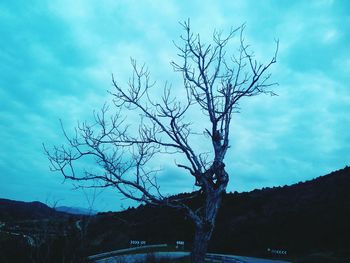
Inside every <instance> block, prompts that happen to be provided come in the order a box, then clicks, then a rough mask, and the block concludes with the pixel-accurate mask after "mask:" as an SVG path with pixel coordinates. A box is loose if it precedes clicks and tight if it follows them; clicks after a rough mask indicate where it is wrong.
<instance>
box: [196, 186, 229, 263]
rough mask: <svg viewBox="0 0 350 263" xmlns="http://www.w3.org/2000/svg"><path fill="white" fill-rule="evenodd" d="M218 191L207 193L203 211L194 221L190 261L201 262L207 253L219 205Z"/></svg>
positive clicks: (219, 194) (219, 195)
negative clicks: (200, 216)
mask: <svg viewBox="0 0 350 263" xmlns="http://www.w3.org/2000/svg"><path fill="white" fill-rule="evenodd" d="M221 195H222V193H220V192H211V193H208V194H207V197H206V200H205V211H204V214H203V218H202V219H201V220H200V222H195V225H196V228H195V237H194V241H193V247H192V252H191V263H203V262H204V258H205V254H206V253H207V249H208V244H209V241H210V238H211V236H212V233H213V230H214V227H215V219H216V215H217V213H218V210H219V207H220V205H221Z"/></svg>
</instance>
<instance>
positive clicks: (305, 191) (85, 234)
mask: <svg viewBox="0 0 350 263" xmlns="http://www.w3.org/2000/svg"><path fill="white" fill-rule="evenodd" d="M190 195H192V193H191V194H190V193H183V194H179V195H177V196H176V197H179V196H182V197H189V196H190ZM202 198H203V196H200V195H199V196H198V197H196V198H191V199H189V200H188V202H187V204H188V205H189V206H191V207H198V205H199V203H200V201H201V199H202ZM47 218H48V219H47ZM28 219H42V220H39V221H38V220H34V221H32V222H31V221H30V222H28V221H25V220H28ZM20 220H24V221H23V223H21V222H19V221H20ZM0 221H8V222H9V221H17V222H16V224H15V225H13V224H12V225H11V223H8V224H6V227H5V230H6V229H8V230H9V231H12V232H13V231H17V232H18V233H27V234H28V233H36V234H35V236H38V235H39V234H40V235H41V236H44V237H45V236H46V238H47V234H45V233H50V234H49V237H50V239H53V238H54V240H60V241H59V242H61V243H62V244H65V245H62V248H61V250H57V251H65V250H64V248H65V247H66V248H67V247H69V248H71V249H72V251H76V248H75V247H74V246H73V245H72V244H73V243H74V242H75V243H74V244H79V251H80V252H79V253H80V255H91V254H94V253H97V252H105V251H109V250H115V249H118V248H125V247H129V245H130V240H144V241H146V242H147V243H148V244H152V243H153V244H156V243H168V244H171V243H173V244H174V243H175V241H177V240H183V241H185V247H186V248H187V249H190V247H191V242H192V239H193V233H194V229H193V224H192V222H191V220H189V219H188V218H186V216H185V214H184V213H183V212H182V211H179V210H174V209H170V208H167V207H151V206H145V205H140V206H139V207H138V208H129V209H127V210H125V211H122V212H108V213H99V214H97V215H95V216H91V217H87V216H74V215H67V214H65V213H60V212H57V211H55V210H54V209H52V208H50V207H48V206H46V205H45V204H42V203H40V202H31V203H26V202H19V201H12V200H6V199H0ZM349 222H350V168H349V167H345V168H344V169H341V170H338V171H335V172H332V173H330V174H328V175H325V176H321V177H318V178H316V179H313V180H310V181H306V182H300V183H298V184H294V185H291V186H284V187H273V188H264V189H261V190H254V191H252V192H244V193H237V192H235V193H228V194H225V195H224V196H223V203H222V207H221V210H220V212H219V214H218V218H217V224H216V228H215V231H214V234H213V237H212V240H211V243H210V246H209V250H210V251H212V252H220V253H234V254H242V255H257V256H271V254H270V255H269V253H268V249H272V250H285V251H287V253H288V255H287V258H289V259H292V261H293V262H350V237H349V236H350V224H349ZM60 229H61V230H60ZM68 236H69V238H68ZM44 240H45V239H44ZM73 241H74V242H73ZM3 242H7V241H6V239H5V241H3ZM55 242H56V241H55ZM57 242H58V241H57ZM69 242H73V243H72V244H71V243H69ZM61 243H59V244H61ZM50 244H51V243H50ZM13 251H15V249H14V250H13ZM28 251H32V248H31V249H29V250H28ZM43 251H46V250H45V249H43ZM50 251H56V250H54V249H53V248H52V249H51V250H50ZM28 253H29V252H28ZM31 253H32V252H31ZM60 253H61V254H62V253H63V252H60ZM64 253H66V252H64ZM69 253H70V255H71V256H75V255H76V254H75V252H74V253H73V252H69ZM0 254H1V253H0ZM28 255H29V254H28ZM52 257H53V258H56V259H57V260H58V258H59V257H57V256H54V255H53V256H52ZM300 257H303V258H304V259H303V260H299V259H300Z"/></svg>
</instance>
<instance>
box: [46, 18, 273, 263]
mask: <svg viewBox="0 0 350 263" xmlns="http://www.w3.org/2000/svg"><path fill="white" fill-rule="evenodd" d="M181 25H182V27H183V30H184V34H183V35H181V37H180V39H181V44H175V46H176V48H177V50H178V56H179V61H178V62H174V61H173V62H171V64H172V66H173V68H174V70H175V71H177V72H179V73H180V74H181V75H182V78H183V94H185V96H184V97H185V98H184V99H181V98H179V96H174V95H173V93H172V92H173V90H172V89H171V87H169V86H168V85H165V87H164V88H162V92H163V95H162V96H161V97H159V98H158V99H157V96H152V88H156V85H155V83H154V82H152V81H151V80H150V74H149V72H148V70H147V68H146V67H145V66H144V65H143V66H138V65H137V63H136V61H135V60H132V61H131V64H132V68H133V72H132V77H131V78H130V80H129V82H128V85H127V87H124V86H121V85H119V84H118V83H117V81H116V80H115V78H114V77H113V76H112V81H113V86H114V87H113V90H112V91H110V94H111V95H112V96H113V104H114V105H115V106H116V110H115V111H114V112H113V114H110V111H108V106H104V107H103V108H102V109H101V111H100V112H98V113H95V114H94V122H93V123H92V124H88V123H86V122H84V123H82V124H79V125H78V127H77V128H76V134H75V136H73V137H72V138H71V137H69V136H68V135H67V133H66V132H65V131H64V135H65V137H66V140H67V142H68V146H61V147H54V148H53V149H52V150H47V149H45V150H46V153H47V155H48V158H49V160H50V162H51V165H52V167H51V169H52V170H53V171H59V172H61V173H62V174H63V175H64V177H65V178H66V179H71V180H73V181H76V182H77V181H78V182H79V183H80V185H83V186H87V187H114V188H116V189H117V190H118V191H119V192H120V193H122V194H123V195H124V196H125V197H127V198H130V199H132V200H136V201H139V202H144V203H147V204H152V205H167V206H171V207H174V208H179V209H184V210H185V211H186V213H187V215H188V216H189V218H191V219H192V220H193V222H194V224H195V238H194V242H193V250H192V254H191V261H192V262H194V263H197V262H204V257H205V253H206V251H207V246H208V242H209V240H210V238H211V235H212V232H213V229H214V226H215V218H216V215H217V212H218V209H219V207H220V204H221V198H222V195H223V194H224V193H225V191H226V187H227V184H228V181H229V175H228V173H227V171H226V169H225V162H224V159H225V155H226V153H227V150H228V149H229V147H230V143H229V138H230V136H229V134H230V125H231V120H232V114H233V113H235V112H238V111H239V102H240V101H241V99H242V98H244V97H251V96H256V95H259V94H269V95H275V93H273V91H271V89H270V88H271V87H272V86H273V85H275V84H276V83H272V82H270V81H269V78H270V74H269V73H268V72H267V71H268V69H269V68H270V66H271V65H272V64H274V63H275V62H276V55H277V50H278V42H276V50H275V53H274V54H273V55H272V58H271V60H269V61H268V62H267V63H265V64H262V63H259V62H258V61H256V60H255V58H254V55H253V53H252V52H250V50H249V46H248V45H246V44H245V41H244V38H243V31H244V25H243V26H241V27H239V28H236V29H231V30H230V32H229V33H228V34H227V35H226V36H223V34H221V33H220V32H214V33H213V38H212V42H211V43H210V44H205V43H203V42H202V40H201V39H200V36H199V35H198V34H193V33H192V31H191V29H190V23H189V21H185V22H184V23H181ZM236 35H237V36H238V39H239V44H238V48H237V50H236V52H234V54H228V53H227V51H226V49H227V47H228V46H227V44H228V43H229V41H230V40H231V39H232V38H233V37H234V36H236ZM128 111H132V112H137V113H138V116H140V120H139V123H138V124H137V128H135V123H130V122H128V119H127V117H126V116H127V115H126V114H127V113H128ZM192 112H199V113H200V114H201V115H202V116H201V117H200V118H197V117H196V118H195V119H193V117H192V119H191V114H190V113H192ZM196 121H199V122H200V125H205V126H206V127H205V128H203V130H202V131H201V132H198V131H196V127H198V126H196ZM197 124H198V123H197ZM196 137H202V139H201V140H202V141H207V142H208V144H209V146H210V148H211V151H210V152H209V153H208V152H203V151H201V149H200V147H198V145H195V144H194V143H193V141H194V140H195V139H194V138H196ZM159 155H171V156H173V157H174V159H175V156H176V157H177V158H179V157H178V156H182V159H181V162H178V161H175V165H176V166H177V167H178V168H180V169H184V170H186V171H187V172H188V174H189V175H190V176H192V177H193V178H194V182H195V186H196V187H197V188H198V191H196V192H195V193H200V194H202V195H203V196H204V197H205V198H204V202H203V204H202V206H201V207H199V208H198V209H194V208H192V207H189V206H187V205H186V204H185V202H184V200H183V199H181V198H178V199H176V198H169V197H168V196H165V195H163V194H162V193H161V191H160V186H159V184H158V182H157V172H158V170H157V169H156V168H155V166H154V159H156V158H158V156H159ZM90 157H92V158H93V160H94V161H95V162H96V164H97V166H96V167H93V168H91V169H86V170H84V171H83V170H82V168H79V167H80V166H79V165H77V162H78V161H79V160H81V159H85V158H88V159H89V158H90ZM169 180H170V178H169ZM87 184H88V185H87Z"/></svg>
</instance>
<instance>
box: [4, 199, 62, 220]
mask: <svg viewBox="0 0 350 263" xmlns="http://www.w3.org/2000/svg"><path fill="white" fill-rule="evenodd" d="M59 215H62V213H59V212H57V211H55V210H54V209H52V208H50V207H48V206H47V205H45V204H43V203H41V202H22V201H13V200H9V199H2V198H0V220H2V221H11V220H26V219H43V218H48V217H52V216H59Z"/></svg>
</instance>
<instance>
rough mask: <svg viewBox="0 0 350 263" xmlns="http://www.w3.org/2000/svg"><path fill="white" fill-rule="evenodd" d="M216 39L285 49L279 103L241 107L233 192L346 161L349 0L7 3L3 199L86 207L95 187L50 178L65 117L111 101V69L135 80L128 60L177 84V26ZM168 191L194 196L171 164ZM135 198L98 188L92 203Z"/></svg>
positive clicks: (69, 122)
mask: <svg viewBox="0 0 350 263" xmlns="http://www.w3.org/2000/svg"><path fill="white" fill-rule="evenodd" d="M187 18H190V19H191V24H192V28H193V30H194V31H196V32H199V33H200V34H201V35H202V39H207V40H209V37H210V35H211V33H212V31H213V30H214V29H215V28H216V29H219V30H223V31H224V32H225V30H228V29H229V28H230V27H231V26H234V27H235V26H239V25H241V24H243V23H245V24H246V30H245V38H246V40H247V41H248V42H249V43H250V44H251V46H252V49H253V50H254V51H255V53H256V55H257V57H259V58H261V59H262V60H264V59H267V58H269V57H270V55H271V54H272V53H273V50H274V40H275V39H279V41H280V50H279V54H278V61H277V64H275V65H274V68H273V69H272V70H271V72H272V74H273V75H272V80H273V81H277V82H278V83H279V86H278V87H276V90H275V91H276V92H277V93H278V95H279V96H277V97H266V96H260V97H255V98H252V99H247V100H246V101H244V102H243V103H242V104H241V108H242V110H241V113H240V114H238V115H235V116H234V121H233V124H232V137H231V146H232V147H231V149H230V151H229V152H228V154H227V158H226V161H227V164H228V169H229V173H230V175H231V177H230V184H229V187H228V191H239V192H240V191H248V190H252V189H254V188H261V187H268V186H269V187H271V186H278V185H286V184H292V183H296V182H298V181H304V180H309V179H312V178H314V177H317V176H319V175H323V174H326V173H328V172H331V171H333V170H336V169H340V168H343V167H344V166H345V165H349V164H350V132H349V130H350V114H349V112H350V87H349V83H350V49H349V47H350V2H349V1H346V0H343V1H341V0H339V1H335V0H334V1H332V0H315V1H287V0H286V1H277V0H276V1H253V0H252V1H240V0H238V1H203V0H201V1H175V0H174V1H164V0H159V1H157V0H154V1H131V0H128V1H127V0H125V1H121V0H101V1H93V0H75V1H69V0H50V1H42V0H37V1H36V0H33V1H24V0H23V1H20V0H11V1H10V0H4V1H1V3H0V35H1V41H0V138H1V140H0V197H2V198H10V199H17V200H25V201H32V200H40V201H43V202H47V203H48V204H53V203H55V202H58V204H59V205H71V206H85V207H86V206H87V205H88V202H87V199H89V198H86V196H90V197H91V196H92V195H93V193H92V192H86V193H84V192H82V191H81V190H78V191H72V188H73V185H72V184H71V183H70V182H63V179H62V176H60V175H59V174H54V173H51V172H50V171H49V168H48V167H49V163H48V161H47V159H46V157H45V155H44V153H43V149H42V143H45V144H48V145H55V144H56V145H57V144H61V143H62V142H63V137H62V133H61V130H60V126H59V119H62V121H63V123H64V124H65V126H66V127H68V128H72V127H74V126H75V125H76V123H77V121H78V120H85V119H88V118H89V116H91V113H92V112H93V110H94V109H98V108H100V107H101V106H102V105H103V104H104V102H108V101H110V100H111V98H110V97H109V95H108V93H107V90H110V89H111V74H112V73H113V74H115V76H116V78H117V79H118V81H119V83H123V82H124V83H125V82H126V81H127V79H128V77H129V76H130V72H131V71H130V69H131V68H130V63H129V61H130V57H134V58H135V59H137V60H138V61H140V62H145V63H147V65H148V67H149V69H150V71H151V73H152V77H153V79H155V80H157V83H164V82H165V81H169V82H171V83H174V84H176V85H177V84H178V83H181V76H180V75H178V74H176V73H174V72H173V70H172V68H171V66H170V64H169V62H170V60H172V59H174V58H175V57H176V50H175V48H174V45H173V40H174V41H176V40H177V39H178V37H179V35H180V34H181V33H182V32H181V27H180V25H179V23H178V22H179V21H183V20H185V19H187ZM171 167H172V166H170V165H169V166H167V167H166V168H167V169H168V168H169V169H170V170H167V172H165V173H164V175H170V174H171V176H168V177H165V176H164V177H163V180H162V182H163V184H164V186H163V189H164V190H165V191H166V192H169V193H176V192H183V191H191V190H192V189H193V187H192V183H193V180H192V178H190V177H189V176H186V175H184V174H181V173H179V172H178V171H177V170H176V168H175V167H173V168H171ZM128 205H129V203H128V202H127V201H125V200H120V197H118V195H116V194H115V192H114V191H112V190H106V191H104V192H102V193H99V192H98V197H97V198H96V201H95V204H94V208H95V209H98V210H116V209H120V208H122V207H127V206H128Z"/></svg>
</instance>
